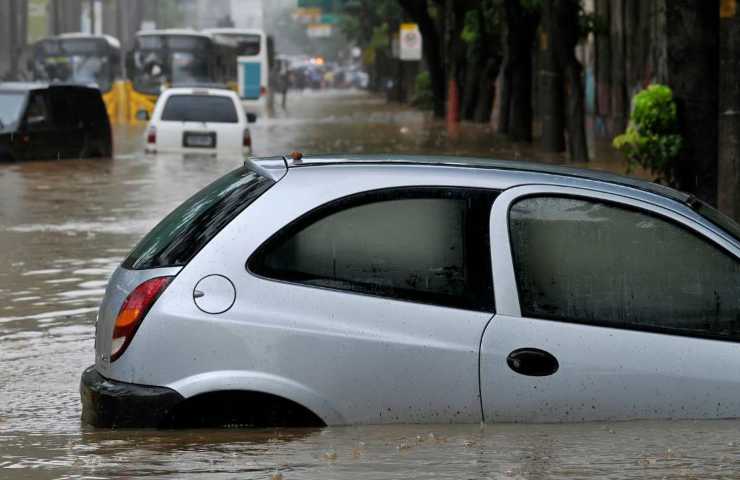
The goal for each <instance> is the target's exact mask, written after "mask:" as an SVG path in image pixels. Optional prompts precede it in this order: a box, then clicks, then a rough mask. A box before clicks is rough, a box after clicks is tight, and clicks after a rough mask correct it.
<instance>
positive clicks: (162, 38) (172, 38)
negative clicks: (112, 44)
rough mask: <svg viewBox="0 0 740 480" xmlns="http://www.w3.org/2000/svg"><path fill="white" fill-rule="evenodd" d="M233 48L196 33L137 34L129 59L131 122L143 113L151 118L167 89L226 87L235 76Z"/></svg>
mask: <svg viewBox="0 0 740 480" xmlns="http://www.w3.org/2000/svg"><path fill="white" fill-rule="evenodd" d="M234 55H235V53H234V48H233V47H231V46H230V45H228V44H225V43H223V42H219V41H217V40H215V39H214V38H213V37H212V36H211V35H209V34H207V33H201V32H196V31H194V30H180V29H167V30H149V31H142V32H139V33H137V34H136V39H135V41H134V47H133V50H132V51H131V52H130V53H129V55H128V57H127V61H126V64H127V67H126V69H127V71H128V75H129V78H130V79H131V91H130V93H129V113H130V115H131V118H130V121H131V122H135V121H136V119H137V118H140V117H141V116H142V115H141V113H140V112H141V111H142V110H143V111H146V113H147V115H146V117H150V116H151V114H152V110H153V109H154V104H155V103H156V102H157V98H158V97H159V94H160V93H162V92H163V91H164V90H165V89H166V88H168V87H174V86H184V85H188V86H194V85H215V84H226V82H227V81H228V79H229V78H231V76H232V75H236V65H233V64H232V63H231V62H230V61H229V59H230V58H232V57H233V56H234Z"/></svg>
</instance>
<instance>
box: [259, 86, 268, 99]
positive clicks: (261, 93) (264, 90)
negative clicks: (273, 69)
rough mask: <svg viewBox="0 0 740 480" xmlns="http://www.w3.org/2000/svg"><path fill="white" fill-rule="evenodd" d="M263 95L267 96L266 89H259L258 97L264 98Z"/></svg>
mask: <svg viewBox="0 0 740 480" xmlns="http://www.w3.org/2000/svg"><path fill="white" fill-rule="evenodd" d="M265 95H267V88H265V87H260V97H264V96H265Z"/></svg>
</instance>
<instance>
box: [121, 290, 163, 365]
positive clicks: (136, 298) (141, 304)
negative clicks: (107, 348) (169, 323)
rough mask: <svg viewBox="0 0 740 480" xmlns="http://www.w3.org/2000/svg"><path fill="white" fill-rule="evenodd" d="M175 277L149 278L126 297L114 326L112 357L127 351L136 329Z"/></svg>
mask: <svg viewBox="0 0 740 480" xmlns="http://www.w3.org/2000/svg"><path fill="white" fill-rule="evenodd" d="M172 278H173V277H157V278H152V279H151V280H147V281H146V282H144V283H142V284H141V285H139V286H138V287H136V288H135V289H134V291H133V292H131V293H130V294H129V296H128V297H126V300H125V301H124V302H123V305H122V306H121V309H120V310H119V311H118V317H116V326H115V327H114V328H113V343H112V344H111V354H110V359H111V361H114V360H116V359H118V357H120V356H121V355H123V352H125V351H126V348H127V347H128V345H129V343H131V339H132V338H134V334H136V330H137V329H138V328H139V325H141V321H142V320H144V317H145V316H146V314H147V312H148V311H149V309H150V308H152V305H153V304H154V302H155V301H156V300H157V298H159V296H160V295H161V294H162V292H163V291H164V289H165V288H167V285H168V284H169V283H170V281H171V280H172Z"/></svg>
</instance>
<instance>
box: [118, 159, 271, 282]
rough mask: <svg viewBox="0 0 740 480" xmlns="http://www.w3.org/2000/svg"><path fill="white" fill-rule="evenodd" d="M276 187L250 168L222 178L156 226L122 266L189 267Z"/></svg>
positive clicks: (142, 267)
mask: <svg viewBox="0 0 740 480" xmlns="http://www.w3.org/2000/svg"><path fill="white" fill-rule="evenodd" d="M273 184H274V182H273V181H272V180H270V179H268V178H265V177H262V176H259V175H257V174H256V173H255V172H253V171H251V170H249V169H248V168H247V167H242V168H239V169H237V170H235V171H233V172H231V173H229V174H228V175H225V176H224V177H221V178H220V179H219V180H217V181H215V182H214V183H212V184H211V185H209V186H207V187H206V188H204V189H203V190H201V191H200V192H198V193H196V194H195V195H193V196H192V197H191V198H190V199H188V200H187V201H185V203H183V204H182V205H180V206H179V207H177V209H176V210H175V211H173V212H172V213H170V214H169V215H168V216H167V217H166V218H165V219H164V220H162V222H160V223H159V225H157V226H156V227H154V229H153V230H152V231H151V232H149V234H147V235H146V237H144V239H143V240H142V241H141V242H140V243H139V244H138V245H137V246H136V247H135V248H134V250H133V251H132V252H131V253H130V254H129V256H128V258H127V259H126V260H125V261H124V263H123V266H124V267H125V268H129V269H137V270H143V269H148V268H159V267H175V266H182V265H185V264H187V263H188V262H189V261H190V260H191V259H192V258H193V257H194V256H195V254H196V253H198V252H199V251H200V249H201V248H203V247H204V246H205V245H206V244H207V243H208V242H209V241H211V239H212V238H213V237H215V236H216V234H218V232H220V231H221V229H223V228H224V227H225V226H226V225H228V224H229V223H230V222H231V221H232V220H233V219H234V218H236V216H237V215H239V213H241V212H242V211H243V210H244V209H245V208H247V207H248V206H249V204H251V203H252V202H253V201H255V200H256V199H257V198H258V197H259V196H260V195H262V194H263V193H264V192H265V191H267V189H268V188H270V186H272V185H273Z"/></svg>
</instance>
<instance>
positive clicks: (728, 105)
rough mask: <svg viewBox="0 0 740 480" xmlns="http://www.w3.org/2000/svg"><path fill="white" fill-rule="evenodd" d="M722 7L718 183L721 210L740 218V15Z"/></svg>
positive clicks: (718, 199)
mask: <svg viewBox="0 0 740 480" xmlns="http://www.w3.org/2000/svg"><path fill="white" fill-rule="evenodd" d="M738 13H739V12H737V11H736V9H734V8H729V9H721V10H720V31H719V32H720V37H719V39H720V51H719V55H720V68H719V162H718V163H719V165H718V170H719V185H718V192H717V197H718V198H717V203H718V205H719V208H720V210H722V211H723V212H725V213H727V214H728V215H730V216H732V217H733V218H735V219H736V220H740V114H739V113H738V112H740V82H738V77H739V76H740V16H738Z"/></svg>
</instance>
